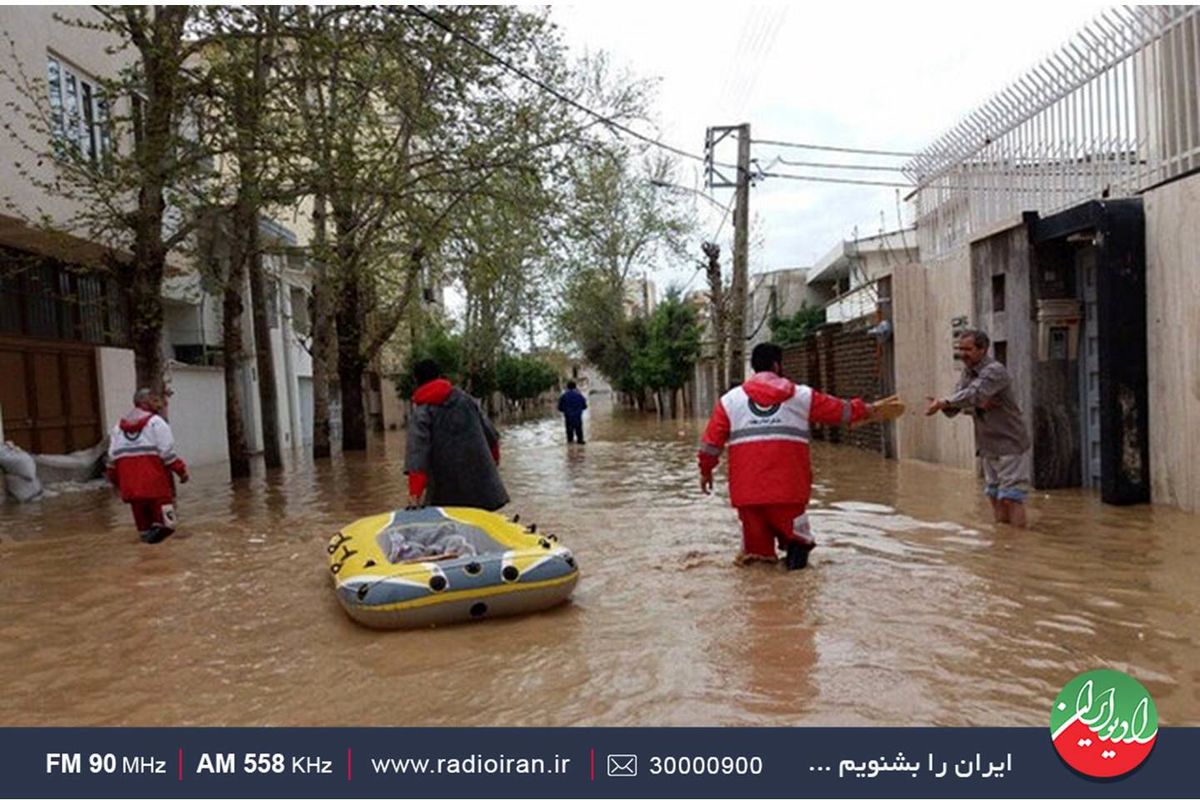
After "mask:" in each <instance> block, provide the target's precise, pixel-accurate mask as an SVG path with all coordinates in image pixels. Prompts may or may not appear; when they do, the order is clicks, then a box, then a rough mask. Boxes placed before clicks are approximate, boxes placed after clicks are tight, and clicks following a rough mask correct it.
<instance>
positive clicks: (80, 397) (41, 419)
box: [0, 337, 102, 454]
mask: <svg viewBox="0 0 1200 800" xmlns="http://www.w3.org/2000/svg"><path fill="white" fill-rule="evenodd" d="M0 415H2V416H3V420H4V438H5V439H8V440H10V441H12V442H14V443H15V444H17V445H19V446H20V447H22V448H24V449H26V450H28V451H30V452H32V453H48V454H56V453H69V452H71V451H73V450H80V449H82V448H85V447H91V446H92V445H94V444H96V443H97V442H98V441H100V438H101V435H102V432H101V429H100V400H99V392H98V391H97V381H96V350H95V348H94V347H92V346H91V345H87V344H73V343H69V342H43V341H37V340H33V341H30V340H27V339H19V338H8V337H0Z"/></svg>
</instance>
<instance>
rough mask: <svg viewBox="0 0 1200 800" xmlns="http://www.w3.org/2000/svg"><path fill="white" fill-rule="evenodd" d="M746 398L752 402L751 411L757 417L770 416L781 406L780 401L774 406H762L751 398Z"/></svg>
mask: <svg viewBox="0 0 1200 800" xmlns="http://www.w3.org/2000/svg"><path fill="white" fill-rule="evenodd" d="M746 400H747V402H748V403H749V404H750V413H751V414H753V415H754V416H756V417H769V416H771V415H772V414H774V413H775V412H776V411H778V410H779V406H780V404H779V403H776V404H775V405H773V406H760V405H759V404H758V403H756V402H754V401H753V400H751V399H750V398H746Z"/></svg>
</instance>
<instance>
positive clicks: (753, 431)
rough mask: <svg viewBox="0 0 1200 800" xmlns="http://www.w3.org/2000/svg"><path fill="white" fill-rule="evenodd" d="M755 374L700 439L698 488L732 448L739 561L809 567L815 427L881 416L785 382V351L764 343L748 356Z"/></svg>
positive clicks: (705, 486)
mask: <svg viewBox="0 0 1200 800" xmlns="http://www.w3.org/2000/svg"><path fill="white" fill-rule="evenodd" d="M750 364H751V366H753V367H754V370H755V372H754V375H753V376H751V377H750V378H749V379H747V380H746V382H745V383H742V384H741V385H739V386H735V387H733V388H731V389H730V390H729V391H728V392H726V393H725V394H724V395H723V396H722V397H721V399H720V400H718V401H717V405H716V408H714V409H713V413H712V417H711V418H710V419H709V420H708V427H707V428H705V430H704V437H703V438H702V439H701V441H700V453H699V461H700V490H701V491H702V492H704V493H705V494H708V493H709V492H711V491H712V486H713V470H714V469H716V466H717V462H718V461H719V460H720V457H721V450H722V448H724V447H725V445H726V443H728V444H729V501H730V503H731V504H732V505H733V506H734V507H736V508H737V511H738V517H739V518H740V519H741V521H742V552H741V554H740V555H739V556H738V560H737V562H738V564H746V563H749V562H751V561H768V562H775V561H777V560H778V556H777V554H776V550H775V545H776V542H778V543H779V544H780V545H781V546H783V548H784V549H785V551H786V553H787V556H786V561H785V563H786V566H787V568H788V569H801V568H803V567H805V566H806V565H807V564H808V553H809V551H810V550H812V549H813V547H815V546H816V539H814V538H813V536H812V533H811V531H810V529H809V525H808V515H807V514H806V513H805V511H806V510H807V508H808V500H809V496H810V495H811V493H812V464H811V462H810V461H809V453H808V442H809V436H810V433H809V423H811V422H815V423H819V424H824V425H839V424H840V425H847V424H849V423H851V422H858V421H859V420H867V419H875V418H876V411H875V409H874V407H873V406H872V405H871V404H869V403H864V402H863V401H862V400H859V399H858V398H855V399H853V400H842V399H840V398H837V397H832V396H830V395H827V394H822V393H821V392H818V391H816V390H814V389H811V388H809V387H808V386H805V385H803V384H796V383H792V382H791V381H790V380H788V379H787V378H785V377H783V348H781V347H779V345H775V344H770V343H767V342H764V343H763V344H760V345H758V346H757V347H755V348H754V351H753V353H751V355H750Z"/></svg>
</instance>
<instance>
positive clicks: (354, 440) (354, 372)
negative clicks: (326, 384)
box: [338, 348, 367, 452]
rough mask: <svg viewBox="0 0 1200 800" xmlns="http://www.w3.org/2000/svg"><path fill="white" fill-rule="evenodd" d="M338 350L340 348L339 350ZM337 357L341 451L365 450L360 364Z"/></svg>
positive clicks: (364, 414) (365, 438) (365, 429)
mask: <svg viewBox="0 0 1200 800" xmlns="http://www.w3.org/2000/svg"><path fill="white" fill-rule="evenodd" d="M339 349H340V348H339ZM343 355H344V352H339V354H338V356H339V358H338V383H339V384H340V385H341V389H342V451H343V452H350V451H352V450H366V449H367V414H366V406H365V405H364V402H363V400H364V398H363V373H364V372H366V370H365V369H364V367H363V365H362V363H361V362H360V363H354V361H353V360H352V359H349V358H342V357H341V356H343Z"/></svg>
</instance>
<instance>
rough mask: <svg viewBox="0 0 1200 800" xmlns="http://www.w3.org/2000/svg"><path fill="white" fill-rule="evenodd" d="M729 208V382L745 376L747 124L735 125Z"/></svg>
mask: <svg viewBox="0 0 1200 800" xmlns="http://www.w3.org/2000/svg"><path fill="white" fill-rule="evenodd" d="M735 202H736V205H735V206H734V209H733V282H732V285H731V286H730V287H729V290H730V291H729V293H730V295H731V297H730V303H729V336H730V341H729V380H730V381H731V382H732V381H741V380H743V379H744V378H745V377H746V284H747V283H749V277H748V275H747V272H748V269H749V267H748V263H749V243H750V124H749V123H745V124H742V125H739V126H738V160H737V199H736V201H735Z"/></svg>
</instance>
